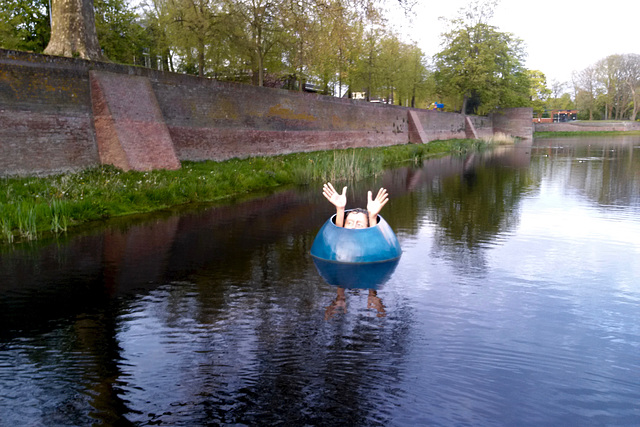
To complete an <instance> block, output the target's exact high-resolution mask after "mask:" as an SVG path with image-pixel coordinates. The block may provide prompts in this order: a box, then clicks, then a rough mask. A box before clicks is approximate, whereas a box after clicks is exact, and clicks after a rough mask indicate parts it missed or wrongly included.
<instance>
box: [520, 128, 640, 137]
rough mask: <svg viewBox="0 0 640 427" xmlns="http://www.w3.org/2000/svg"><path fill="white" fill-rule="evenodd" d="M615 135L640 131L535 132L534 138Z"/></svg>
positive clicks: (639, 133) (638, 132)
mask: <svg viewBox="0 0 640 427" xmlns="http://www.w3.org/2000/svg"><path fill="white" fill-rule="evenodd" d="M614 135H640V131H637V130H629V131H606V130H598V131H576V132H566V131H565V132H535V133H534V134H533V136H534V138H558V137H565V136H614Z"/></svg>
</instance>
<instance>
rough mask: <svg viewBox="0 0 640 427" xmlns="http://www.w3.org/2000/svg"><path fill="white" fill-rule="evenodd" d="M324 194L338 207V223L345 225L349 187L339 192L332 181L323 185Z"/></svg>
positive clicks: (339, 225)
mask: <svg viewBox="0 0 640 427" xmlns="http://www.w3.org/2000/svg"><path fill="white" fill-rule="evenodd" d="M322 195H323V196H324V197H325V198H326V199H327V200H328V201H329V202H330V203H331V204H332V205H334V206H335V207H336V225H337V226H338V227H344V208H345V206H347V187H344V188H343V189H342V194H339V193H338V192H337V191H336V190H335V188H333V185H331V183H330V182H327V183H326V184H325V185H324V186H323V187H322Z"/></svg>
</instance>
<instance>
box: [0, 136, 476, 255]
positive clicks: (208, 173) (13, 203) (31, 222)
mask: <svg viewBox="0 0 640 427" xmlns="http://www.w3.org/2000/svg"><path fill="white" fill-rule="evenodd" d="M487 144H488V143H487V142H483V141H475V140H449V141H433V142H430V143H429V144H407V145H397V146H392V147H381V148H355V149H347V150H336V151H318V152H311V153H296V154H290V155H282V156H273V157H252V158H247V159H231V160H227V161H222V162H214V161H206V162H183V163H182V168H181V169H180V170H177V171H167V170H156V171H150V172H136V171H128V172H123V171H122V170H119V169H117V168H115V167H113V166H101V167H97V168H92V169H87V170H84V171H82V172H77V173H66V174H61V175H55V176H49V177H25V178H1V179H0V181H1V182H2V185H1V186H0V243H12V242H19V241H29V240H35V239H37V238H38V237H39V236H42V235H43V234H58V233H64V232H66V231H67V230H68V229H69V228H70V227H72V226H75V225H79V224H83V223H87V222H89V221H95V220H99V219H105V218H110V217H115V216H122V215H128V214H134V213H144V212H151V211H156V210H161V209H165V208H169V207H171V206H177V205H182V204H186V203H196V202H212V201H216V200H221V199H224V198H227V197H232V196H237V195H240V194H243V193H249V192H254V191H259V190H265V189H268V188H273V187H278V186H282V185H288V184H297V185H303V184H312V183H316V182H323V181H334V182H336V181H341V180H358V179H362V178H365V177H367V176H372V175H375V174H378V173H381V172H382V171H383V170H384V169H385V168H387V167H389V166H391V165H393V164H398V163H402V162H417V161H420V160H422V159H423V158H426V157H429V156H433V155H437V154H443V153H464V152H467V151H469V150H475V149H479V148H481V147H483V146H486V145H487Z"/></svg>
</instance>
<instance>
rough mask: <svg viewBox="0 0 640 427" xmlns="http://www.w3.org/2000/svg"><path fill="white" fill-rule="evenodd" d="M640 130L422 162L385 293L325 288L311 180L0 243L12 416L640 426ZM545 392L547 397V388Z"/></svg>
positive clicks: (143, 421) (394, 188)
mask: <svg viewBox="0 0 640 427" xmlns="http://www.w3.org/2000/svg"><path fill="white" fill-rule="evenodd" d="M638 146H640V140H639V139H632V140H624V139H623V140H620V141H618V140H611V141H609V140H605V141H603V143H602V144H601V145H600V146H598V144H596V143H595V142H594V143H589V141H586V142H585V140H583V139H579V140H575V141H571V140H567V139H563V140H559V139H558V140H553V141H549V140H540V141H535V143H534V144H533V145H532V146H521V147H517V148H513V147H509V148H501V149H498V150H495V151H491V152H487V153H478V154H475V155H472V156H467V157H462V158H457V157H452V158H442V159H434V160H429V161H426V162H425V163H424V164H423V165H414V166H413V167H410V168H400V169H396V170H392V171H389V172H388V173H387V174H385V175H383V176H380V177H376V178H375V179H372V180H370V181H366V182H361V183H357V184H353V185H350V186H349V191H350V192H352V193H353V194H352V195H349V199H350V200H353V202H354V204H355V205H365V204H366V200H364V198H362V199H358V197H363V196H362V195H366V190H367V189H372V188H379V187H381V186H383V187H385V188H387V189H388V190H389V193H390V196H391V202H390V203H389V204H388V205H387V206H386V207H385V218H386V219H387V220H388V222H389V224H390V225H391V226H392V227H393V229H394V230H395V231H396V234H397V235H398V237H399V239H400V242H401V246H402V249H403V252H404V253H403V256H402V258H401V259H400V261H399V263H398V265H397V268H396V270H395V271H394V272H393V275H391V276H390V278H389V281H388V282H387V283H386V284H385V285H384V286H383V287H380V288H378V289H372V290H368V289H345V288H344V287H336V286H332V285H330V284H327V283H325V281H324V280H323V279H322V278H321V277H320V276H319V275H318V272H317V271H316V269H315V267H314V264H313V261H312V260H311V258H310V256H309V250H310V246H311V243H312V241H313V238H314V237H315V235H316V233H317V231H318V229H319V228H320V227H321V225H322V224H323V223H324V221H325V220H326V219H327V218H328V217H329V216H330V215H331V214H332V213H333V212H332V207H331V206H327V204H326V201H325V200H324V199H323V198H322V195H321V194H320V192H319V191H318V188H309V189H290V190H287V191H283V192H279V193H277V194H273V195H269V196H266V197H259V198H254V199H250V200H246V201H238V202H237V203H234V204H232V205H228V206H213V207H209V208H199V209H195V210H186V211H181V212H175V211H173V212H171V211H169V212H164V213H161V214H158V215H155V216H153V217H144V218H137V219H131V218H129V219H120V220H115V221H111V222H109V223H108V224H105V226H104V228H102V229H94V230H87V231H86V232H83V234H78V235H75V236H73V237H71V236H69V237H68V238H67V240H65V241H59V242H56V243H44V244H43V243H39V244H35V245H33V246H21V247H18V248H16V249H13V250H5V251H4V252H3V253H2V254H1V255H0V425H5V424H7V425H12V424H18V425H19V424H28V425H88V424H93V423H103V424H107V425H118V424H125V425H126V424H135V425H149V424H169V425H216V424H247V425H266V424H282V423H291V424H295V425H329V426H330V425H345V424H347V425H495V424H505V425H543V424H544V425H548V424H555V425H563V424H568V423H577V424H582V425H586V424H596V425H597V424H601V425H614V424H615V425H621V424H632V423H633V422H634V421H635V420H637V419H638V417H639V416H640V413H638V409H637V400H638V398H640V391H639V390H640V382H639V381H638V380H637V379H636V378H635V377H634V376H633V375H629V373H630V372H637V370H638V369H640V365H638V361H637V357H636V356H637V349H638V348H639V347H640V326H638V325H640V318H639V317H638V314H637V310H636V307H637V304H638V302H640V289H639V288H638V283H639V281H640V266H639V265H638V263H637V262H636V260H637V256H638V255H639V254H640V246H639V244H638V241H639V239H640V223H639V222H638V220H637V213H638V207H639V206H640V203H639V201H640V200H639V193H640V192H639V191H638V188H639V185H640V174H639V173H638V171H640V165H639V164H638V160H637V158H638V156H634V154H637V151H636V150H637V149H638V148H636V147H638ZM550 396H551V398H550Z"/></svg>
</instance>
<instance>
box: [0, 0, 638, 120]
mask: <svg viewBox="0 0 640 427" xmlns="http://www.w3.org/2000/svg"><path fill="white" fill-rule="evenodd" d="M129 1H132V0H73V1H70V0H3V1H2V2H1V3H0V46H1V47H4V48H8V49H20V50H29V51H34V52H46V53H53V54H60V55H68V52H66V51H62V50H60V51H56V50H55V49H52V46H51V44H52V43H53V40H54V39H56V34H55V33H56V31H55V28H56V24H55V23H56V22H57V21H56V19H55V18H56V10H58V11H59V10H67V9H64V8H65V7H67V6H68V4H71V3H74V2H75V3H82V4H83V5H85V6H86V4H89V5H91V4H92V5H93V6H94V10H95V29H96V33H97V39H98V41H99V45H100V47H101V50H100V51H99V56H100V57H101V59H107V60H111V61H114V62H118V63H124V64H134V65H142V66H147V67H153V68H160V69H163V70H169V71H174V72H184V73H191V74H197V75H200V76H204V77H211V78H216V79H220V80H228V81H240V82H246V83H252V84H255V85H262V86H277V87H284V88H288V89H295V90H303V88H305V87H309V85H310V84H312V85H313V87H314V88H315V89H316V90H318V91H320V92H322V93H325V94H332V95H335V96H345V95H348V96H355V93H356V92H359V93H361V94H364V96H365V97H366V99H369V100H374V99H381V100H385V101H387V102H393V103H395V104H401V105H407V106H417V107H423V108H424V107H427V106H428V105H429V104H431V103H432V102H434V101H438V102H441V103H444V104H445V106H446V109H447V110H449V111H463V112H466V113H474V114H486V113H489V112H491V111H492V110H493V109H495V108H497V107H521V106H533V107H534V109H535V110H536V111H537V112H541V111H544V110H546V109H550V108H573V107H574V105H573V104H572V102H573V101H572V100H571V99H570V97H569V96H568V95H566V94H565V95H562V92H563V87H562V85H559V84H553V85H552V87H551V88H548V86H547V82H546V79H545V76H544V74H543V73H541V72H540V71H531V70H526V69H525V68H524V66H523V61H524V57H525V56H526V53H525V51H524V47H523V44H522V41H521V40H519V39H517V38H515V37H514V36H513V35H512V34H510V33H504V32H500V31H499V30H498V28H496V27H494V26H492V25H491V24H490V20H491V18H492V16H493V11H494V9H495V7H496V5H497V0H484V1H475V2H472V3H470V4H469V5H468V6H466V7H465V8H463V9H461V10H460V12H459V14H458V15H457V16H456V17H455V18H453V19H450V20H448V21H447V22H448V23H449V28H448V30H447V31H446V32H445V33H444V34H442V46H443V48H442V50H441V51H440V52H439V53H437V54H436V55H434V57H433V58H432V59H431V60H428V59H427V57H426V56H425V54H424V53H423V52H422V51H421V50H420V49H419V48H418V46H417V45H416V44H415V43H406V42H404V41H402V40H401V38H400V37H399V36H398V35H397V34H395V33H394V32H393V31H392V30H391V29H390V27H389V25H387V22H386V20H385V13H384V10H385V7H387V8H388V7H399V6H406V1H407V0H400V1H398V0H142V1H143V3H141V4H139V5H138V6H137V8H134V7H133V6H132V5H131V4H130V3H129ZM385 2H392V3H385ZM50 5H51V6H50ZM50 7H51V10H53V12H54V13H53V15H54V16H53V18H54V19H53V20H52V19H51V16H50V12H49V11H50ZM56 7H57V8H56ZM61 8H62V9H61ZM85 9H86V8H85ZM67 11H68V10H67ZM65 13H66V12H65ZM52 21H53V22H54V25H53V27H54V37H51V25H50V22H52ZM50 39H51V41H52V42H51V43H49V40H50ZM57 39H59V37H57ZM47 46H49V47H47ZM75 54H76V53H75V52H72V55H75ZM78 56H81V57H85V56H83V55H82V54H78ZM89 57H90V56H89ZM94 59H95V58H94ZM634 61H635V62H634ZM601 62H602V63H598V64H596V65H594V67H592V68H589V69H588V70H585V71H583V72H581V73H576V75H575V77H574V88H575V101H576V103H577V104H578V108H580V109H584V111H588V112H589V117H593V118H598V117H600V116H602V117H603V118H626V117H635V116H636V114H637V108H636V106H635V100H636V89H635V88H636V87H637V84H636V82H637V78H636V77H635V75H636V74H634V72H632V71H631V70H632V69H633V67H634V66H635V65H633V64H635V63H637V62H638V61H637V59H636V57H635V56H633V55H629V56H615V57H609V58H607V59H606V60H603V61H601ZM636 68H637V67H636ZM634 79H635V80H634ZM599 111H602V112H603V114H600V115H599Z"/></svg>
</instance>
